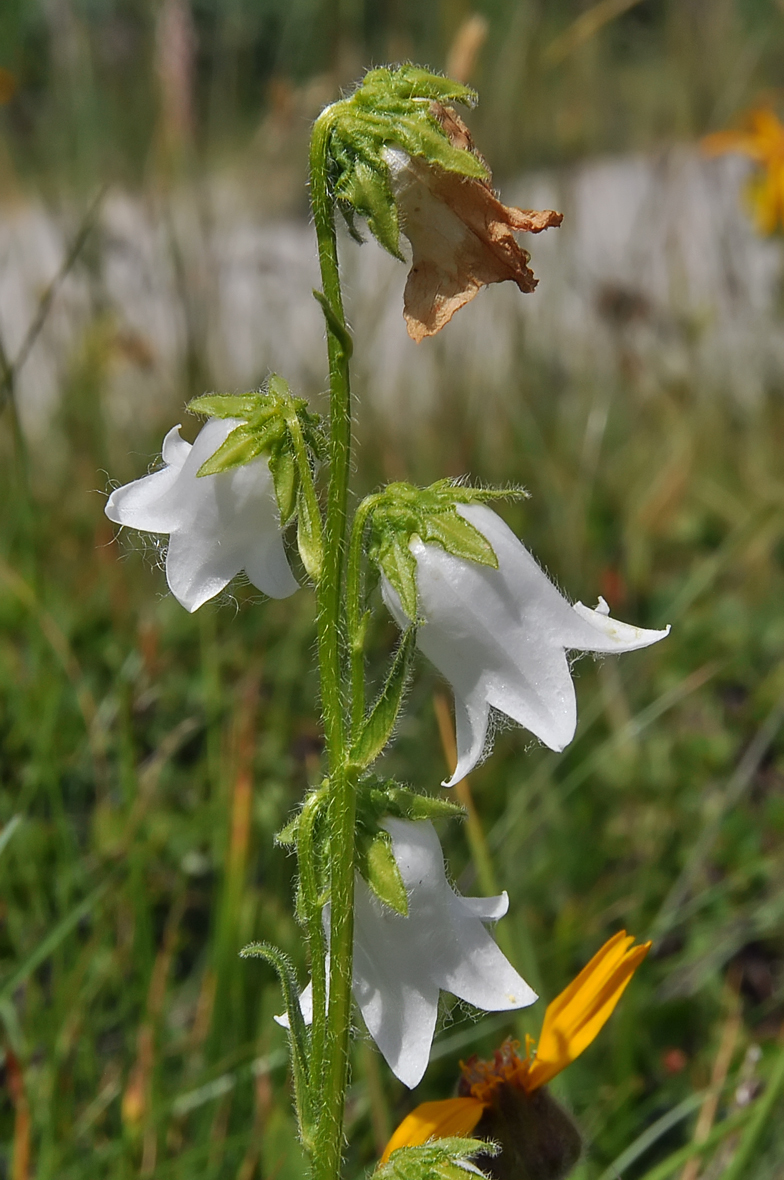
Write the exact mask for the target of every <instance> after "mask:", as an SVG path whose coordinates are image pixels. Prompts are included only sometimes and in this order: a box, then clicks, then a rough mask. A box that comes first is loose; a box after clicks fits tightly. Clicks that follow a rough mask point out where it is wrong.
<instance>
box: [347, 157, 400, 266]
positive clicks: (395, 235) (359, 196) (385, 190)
mask: <svg viewBox="0 0 784 1180" xmlns="http://www.w3.org/2000/svg"><path fill="white" fill-rule="evenodd" d="M341 195H342V194H341ZM345 199H346V200H348V201H349V202H350V203H351V205H352V206H353V208H354V209H355V211H356V212H357V213H358V214H359V215H360V216H361V217H365V218H367V223H368V227H369V228H370V231H371V233H372V234H373V236H374V237H375V238H377V240H378V241H379V243H380V244H381V245H382V246H383V247H384V249H385V250H388V251H389V253H390V254H392V255H393V256H394V257H395V258H398V259H400V261H401V262H402V261H403V255H402V254H401V252H400V225H399V222H398V216H397V205H396V204H395V198H394V196H393V194H392V189H391V187H390V184H389V175H388V173H385V172H382V171H380V170H379V169H374V168H372V167H371V165H370V164H368V163H367V161H365V160H360V161H358V162H357V163H356V165H355V167H354V171H353V176H352V177H351V181H350V182H349V184H348V186H347V188H346V190H345Z"/></svg>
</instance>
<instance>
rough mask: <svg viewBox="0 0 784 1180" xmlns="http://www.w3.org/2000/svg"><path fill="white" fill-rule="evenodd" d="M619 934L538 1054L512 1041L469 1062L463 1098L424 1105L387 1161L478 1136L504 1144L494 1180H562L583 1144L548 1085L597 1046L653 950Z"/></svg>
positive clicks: (402, 1129)
mask: <svg viewBox="0 0 784 1180" xmlns="http://www.w3.org/2000/svg"><path fill="white" fill-rule="evenodd" d="M633 943H634V938H633V937H631V936H629V935H627V934H626V931H625V930H622V931H620V932H619V933H618V934H616V935H614V936H613V937H612V938H611V939H609V940H608V941H607V942H606V943H605V944H604V946H603V947H602V948H601V949H600V950H599V951H598V952H597V953H596V954H595V955H594V957H593V958H592V959H591V961H590V962H589V963H588V965H587V966H586V967H584V968H583V970H582V971H581V972H580V974H579V975H578V976H577V978H576V979H574V980H573V981H572V982H571V983H570V984H569V986H568V987H567V988H566V989H565V990H564V991H562V992H561V994H560V995H559V996H557V997H556V999H554V1000H553V1001H552V1003H551V1004H550V1005H549V1006H548V1008H547V1011H546V1012H545V1017H544V1023H543V1025H542V1031H541V1034H540V1036H539V1041H538V1043H537V1044H536V1048H535V1050H534V1043H533V1041H532V1040H530V1039H529V1042H528V1045H527V1049H526V1053H525V1056H524V1057H521V1056H520V1055H519V1053H518V1048H519V1046H518V1045H517V1044H516V1043H514V1042H512V1041H506V1042H505V1043H504V1044H503V1045H502V1046H501V1048H500V1049H499V1050H497V1051H496V1053H495V1054H494V1057H493V1060H492V1061H479V1060H478V1059H477V1058H475V1057H474V1058H471V1060H470V1061H468V1062H466V1063H465V1064H463V1065H461V1079H460V1083H459V1096H458V1097H457V1098H446V1099H444V1100H443V1101H441V1102H425V1103H422V1105H421V1106H418V1107H416V1109H415V1110H413V1111H412V1112H411V1114H409V1115H408V1116H407V1118H405V1119H404V1120H403V1122H402V1123H401V1124H400V1126H399V1127H398V1128H397V1130H396V1131H395V1133H394V1135H393V1136H392V1138H391V1139H390V1141H389V1143H388V1144H387V1147H386V1150H385V1152H384V1155H383V1157H382V1162H384V1161H386V1160H387V1159H389V1157H390V1156H391V1155H392V1153H393V1152H395V1151H397V1150H398V1149H399V1148H402V1147H409V1146H411V1147H413V1146H417V1145H419V1144H422V1143H426V1142H428V1140H431V1139H442V1138H449V1137H452V1136H467V1135H474V1136H475V1137H477V1138H480V1139H481V1138H487V1139H492V1140H494V1141H495V1142H497V1143H499V1144H500V1146H501V1151H500V1153H499V1154H498V1155H497V1156H494V1157H492V1158H491V1159H489V1160H487V1161H483V1165H482V1167H483V1170H484V1171H485V1172H487V1173H488V1174H489V1175H490V1176H492V1177H494V1178H496V1180H560V1178H561V1177H565V1176H567V1175H568V1174H569V1171H570V1170H571V1169H572V1168H573V1167H574V1165H575V1163H576V1162H577V1160H578V1159H579V1157H580V1153H581V1150H582V1142H581V1138H580V1134H579V1131H578V1130H577V1128H576V1127H575V1125H574V1123H573V1121H572V1119H571V1117H570V1116H569V1115H568V1114H567V1112H566V1111H565V1110H563V1108H562V1107H561V1106H560V1105H559V1104H558V1103H557V1102H556V1101H555V1099H554V1098H552V1096H551V1095H550V1094H549V1093H548V1091H547V1090H546V1088H545V1086H546V1083H547V1082H549V1081H551V1080H552V1078H554V1077H555V1075H556V1074H558V1073H560V1072H561V1070H562V1069H565V1068H566V1066H567V1065H569V1064H570V1063H571V1062H572V1061H574V1059H575V1058H576V1057H579V1055H580V1054H581V1053H582V1052H584V1050H585V1049H587V1048H588V1046H589V1045H590V1044H591V1043H592V1042H593V1041H594V1039H595V1038H596V1036H597V1035H598V1033H599V1032H600V1031H601V1029H602V1028H603V1026H604V1025H605V1024H606V1022H607V1020H608V1019H609V1018H610V1016H611V1015H612V1012H613V1010H614V1008H615V1006H616V1004H617V1003H618V1001H619V1000H620V998H621V996H622V995H623V992H624V991H625V989H626V987H627V985H628V983H629V981H630V980H631V977H632V975H633V974H634V972H635V971H636V970H637V968H638V967H639V965H640V963H641V962H642V960H643V959H644V958H645V956H646V955H647V954H648V951H649V950H650V947H651V943H650V942H646V943H643V944H642V945H640V946H634V945H633Z"/></svg>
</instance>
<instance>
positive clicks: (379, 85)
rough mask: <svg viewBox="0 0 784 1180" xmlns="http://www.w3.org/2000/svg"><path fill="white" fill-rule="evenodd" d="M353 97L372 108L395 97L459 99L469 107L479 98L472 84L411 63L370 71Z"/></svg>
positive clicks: (443, 100)
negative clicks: (468, 84)
mask: <svg viewBox="0 0 784 1180" xmlns="http://www.w3.org/2000/svg"><path fill="white" fill-rule="evenodd" d="M352 98H353V99H354V100H355V101H356V102H357V104H358V105H359V104H362V103H364V104H366V105H367V106H370V107H371V108H374V107H377V106H382V105H383V104H384V103H385V102H386V103H389V102H390V101H391V100H394V99H403V100H408V99H413V98H420V99H421V98H429V99H436V100H437V101H439V102H460V103H462V104H463V106H467V107H475V106H476V104H477V102H478V101H479V95H478V94H477V92H476V91H475V90H472V89H471V87H470V86H466V85H465V84H464V83H463V82H456V81H455V80H454V78H445V77H444V75H443V74H433V73H431V71H430V70H426V69H424V68H423V67H422V66H415V65H413V64H412V63H411V62H405V63H404V64H403V65H400V66H396V67H390V66H378V67H377V68H376V69H374V70H368V72H367V73H366V74H365V77H364V78H363V79H362V83H361V84H360V86H359V87H358V88H357V90H355V91H354V94H353V95H352Z"/></svg>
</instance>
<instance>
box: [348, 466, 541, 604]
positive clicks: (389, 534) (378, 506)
mask: <svg viewBox="0 0 784 1180" xmlns="http://www.w3.org/2000/svg"><path fill="white" fill-rule="evenodd" d="M524 494H525V493H524V492H521V491H519V490H517V489H513V488H510V489H507V490H503V489H497V488H472V487H468V486H466V485H465V484H458V483H455V482H454V481H453V480H451V479H440V480H438V481H437V482H436V483H434V484H431V485H430V487H428V488H416V487H414V486H413V485H412V484H409V483H391V484H389V485H388V486H387V487H386V488H385V489H384V491H383V492H380V493H379V494H378V495H376V496H374V497H373V508H372V514H371V541H370V548H369V550H368V553H369V556H370V558H371V560H372V561H374V562H375V563H376V565H377V566H378V567H379V569H381V570H382V571H383V572H384V574H386V576H387V578H388V580H389V582H390V583H391V585H392V586H393V588H394V589H395V590H396V591H397V594H398V597H399V598H400V601H401V603H402V606H403V610H404V611H405V613H406V614H407V615H408V617H409V619H411V620H412V622H415V621H416V620H417V586H416V558H415V557H414V555H413V553H412V552H411V549H410V544H411V539H412V537H419V538H420V540H422V541H424V542H425V544H431V545H440V547H441V548H442V549H445V550H446V551H447V553H451V554H453V555H454V556H455V557H462V558H463V560H464V561H475V562H477V563H478V564H479V565H489V566H492V568H493V569H498V558H497V557H496V555H495V552H494V551H493V547H492V545H491V544H490V542H489V541H488V540H487V538H486V537H485V536H483V535H482V533H480V532H479V530H478V529H476V528H474V526H473V525H472V524H470V523H469V522H468V521H467V520H465V519H464V518H463V517H462V516H461V515H460V513H459V512H458V511H457V506H458V504H477V503H482V502H484V501H486V500H495V499H513V498H520V497H521V496H523V495H524Z"/></svg>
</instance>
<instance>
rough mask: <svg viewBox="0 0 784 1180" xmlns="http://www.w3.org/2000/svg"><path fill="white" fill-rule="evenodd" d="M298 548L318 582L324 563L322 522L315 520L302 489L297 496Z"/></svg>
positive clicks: (310, 574) (307, 567)
mask: <svg viewBox="0 0 784 1180" xmlns="http://www.w3.org/2000/svg"><path fill="white" fill-rule="evenodd" d="M297 547H298V548H299V555H300V557H301V558H302V564H303V565H304V567H305V569H306V571H307V573H308V576H309V577H311V578H312V579H313V581H314V582H317V581H318V580H319V578H320V577H321V567H322V564H323V561H324V550H323V546H322V541H321V522H320V521H319V520H314V519H313V515H312V512H311V509H310V504H309V502H308V498H307V496H306V495H305V493H304V491H303V490H302V488H300V490H299V494H298V496H297Z"/></svg>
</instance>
